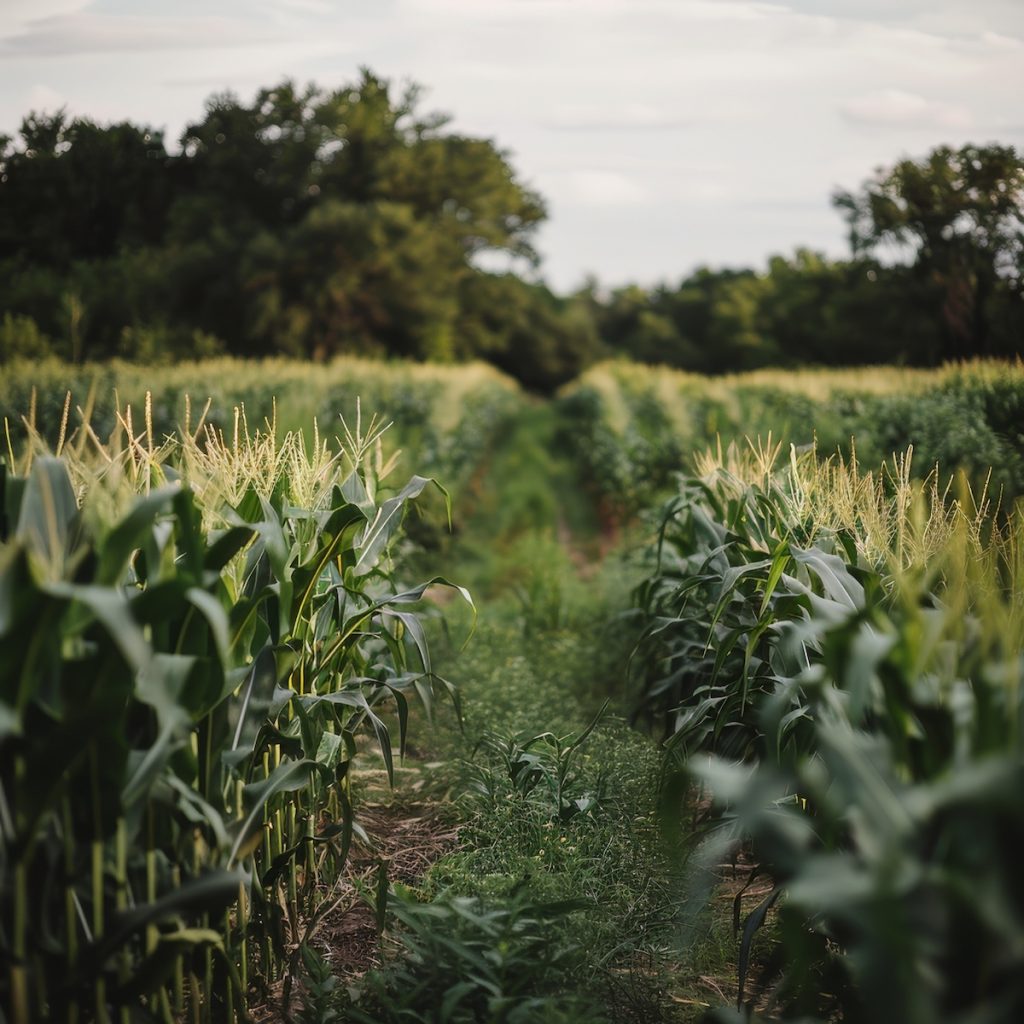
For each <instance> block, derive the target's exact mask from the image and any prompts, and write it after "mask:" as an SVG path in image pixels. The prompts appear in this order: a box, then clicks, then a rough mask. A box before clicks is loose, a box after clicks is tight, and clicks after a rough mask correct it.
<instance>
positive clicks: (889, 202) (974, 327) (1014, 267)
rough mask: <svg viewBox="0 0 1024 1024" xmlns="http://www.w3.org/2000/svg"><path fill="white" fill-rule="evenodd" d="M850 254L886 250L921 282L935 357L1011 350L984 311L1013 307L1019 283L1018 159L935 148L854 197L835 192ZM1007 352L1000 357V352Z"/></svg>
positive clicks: (1023, 246)
mask: <svg viewBox="0 0 1024 1024" xmlns="http://www.w3.org/2000/svg"><path fill="white" fill-rule="evenodd" d="M833 202H834V204H835V205H836V206H837V207H838V208H839V209H840V210H843V211H845V215H846V218H847V221H848V223H849V226H850V243H851V246H852V247H853V250H854V252H855V253H862V252H867V251H870V250H873V249H875V248H877V247H879V246H880V245H883V244H890V245H892V244H895V245H896V246H897V247H902V248H903V249H904V250H910V252H911V253H912V254H913V256H914V259H915V269H916V270H917V272H918V274H919V275H920V276H922V277H930V278H931V279H932V280H933V282H934V288H935V292H936V294H937V296H938V297H939V303H937V305H938V306H939V308H941V315H942V320H943V323H944V327H945V331H944V340H945V344H944V347H943V353H942V354H943V356H944V357H945V358H946V359H963V358H970V357H972V356H979V355H995V354H1000V355H1002V354H1007V352H1008V351H1009V352H1014V351H1018V345H1017V339H1014V338H1012V337H1010V338H1004V337H1001V336H1000V333H999V331H998V330H993V328H994V327H995V328H998V327H999V326H1001V325H1000V324H999V322H998V320H997V321H996V322H995V323H993V318H992V316H991V313H992V310H991V308H990V306H991V305H994V304H995V303H1000V302H1001V303H1006V304H1010V305H1014V306H1018V307H1019V305H1020V294H1021V293H1020V288H1021V284H1022V274H1024V242H1022V238H1024V234H1022V231H1021V229H1022V227H1024V159H1022V157H1021V155H1019V154H1018V153H1017V152H1016V151H1015V150H1014V149H1013V148H1012V147H1009V146H996V145H989V146H974V145H967V146H962V147H961V148H960V149H958V150H954V149H952V148H950V147H949V146H940V147H938V148H937V149H934V150H932V151H931V153H929V154H928V156H927V157H925V158H924V159H922V160H909V159H905V160H901V161H899V162H898V163H897V164H896V165H895V166H894V167H892V168H890V169H888V170H881V169H880V170H879V171H878V172H877V174H876V175H875V176H874V178H872V179H871V180H869V181H867V182H866V183H865V184H864V186H863V188H862V191H861V193H860V194H859V195H852V194H850V193H848V192H838V193H836V195H835V196H834V198H833ZM1007 345H1009V349H1007Z"/></svg>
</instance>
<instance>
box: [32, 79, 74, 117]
mask: <svg viewBox="0 0 1024 1024" xmlns="http://www.w3.org/2000/svg"><path fill="white" fill-rule="evenodd" d="M63 106H67V99H66V98H65V97H64V95H63V94H62V93H59V92H58V91H57V90H56V89H51V88H50V87H49V86H48V85H33V86H32V88H31V89H29V91H28V96H27V97H26V108H25V109H26V110H27V111H33V112H35V113H37V114H41V113H47V114H52V113H55V112H56V111H58V110H60V108H61V107H63Z"/></svg>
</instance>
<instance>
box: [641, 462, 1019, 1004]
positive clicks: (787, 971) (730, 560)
mask: <svg viewBox="0 0 1024 1024" xmlns="http://www.w3.org/2000/svg"><path fill="white" fill-rule="evenodd" d="M769 461H771V460H769ZM733 468H737V467H736V466H735V465H734V467H733ZM749 468H750V467H749V465H748V469H749ZM818 472H819V470H818V469H809V470H806V471H805V472H804V473H803V474H801V472H800V467H799V464H798V463H796V462H795V463H792V464H791V466H790V467H789V469H788V470H787V471H784V472H783V473H781V474H768V475H766V476H762V477H761V478H760V479H759V480H757V481H756V482H752V481H751V480H750V479H749V477H750V474H749V473H748V474H747V477H748V479H742V478H741V477H739V476H737V475H736V474H735V473H731V472H726V471H724V470H723V468H722V467H720V466H719V467H716V468H715V472H714V473H713V474H712V475H710V476H708V477H705V478H703V479H696V480H691V481H688V482H687V483H686V484H685V485H684V487H683V491H682V494H681V496H680V497H679V498H678V499H676V501H675V502H674V503H673V504H672V505H671V506H670V507H669V509H668V510H667V513H666V517H665V521H664V526H663V536H662V543H661V549H660V561H659V563H658V570H657V571H656V572H655V573H654V574H653V575H652V577H651V578H650V579H648V580H647V581H646V582H645V584H644V585H643V586H642V588H641V590H640V596H641V597H642V599H643V600H644V602H645V604H644V607H645V609H646V611H647V614H648V616H649V618H648V625H647V627H646V631H645V633H644V636H643V638H642V640H641V643H640V645H639V647H638V650H637V654H636V663H637V664H636V667H637V672H638V678H640V679H641V680H642V681H644V682H645V683H646V684H647V688H646V689H645V690H644V691H643V696H644V700H645V703H646V706H647V708H648V710H649V711H651V712H654V713H660V714H662V715H663V716H665V720H666V722H667V731H668V733H669V734H670V738H669V741H668V742H669V748H670V750H671V751H672V753H673V755H674V757H673V759H672V760H671V761H670V763H675V764H677V765H679V766H681V767H682V770H683V771H684V772H685V777H686V778H689V779H690V780H692V781H697V782H699V783H700V784H701V785H702V786H704V787H706V788H708V789H710V791H711V792H712V794H713V796H714V800H715V803H714V806H713V808H712V815H711V821H712V823H713V825H714V830H713V831H712V832H711V833H710V836H709V838H708V839H707V841H706V844H705V846H704V848H703V853H702V856H703V858H705V859H706V862H707V863H718V862H719V861H720V860H721V859H722V858H723V857H724V856H725V854H726V852H727V851H728V850H729V849H730V848H732V847H733V846H734V844H735V843H736V842H746V843H748V844H750V846H751V850H752V854H753V856H754V858H755V861H756V862H757V863H758V864H759V868H760V870H761V871H762V872H767V873H768V874H770V875H771V876H772V877H773V879H774V880H775V883H776V885H775V887H774V889H773V890H772V891H771V893H770V894H769V895H768V896H767V897H766V898H765V899H764V900H763V901H762V903H761V904H760V905H759V906H758V907H757V908H756V909H755V910H753V911H752V912H751V913H750V914H749V915H748V917H747V919H746V922H745V924H744V927H743V929H742V930H743V937H742V941H741V944H740V956H739V966H740V978H739V987H740V1003H741V1006H742V1017H743V1019H749V1015H750V1013H751V1006H752V1005H753V1002H754V999H753V996H752V990H753V995H756V996H757V1000H758V1001H760V1002H764V1003H765V1004H766V1005H767V1006H768V1007H769V1008H770V1010H771V1012H773V1013H774V1014H776V1015H780V1016H782V1017H783V1018H785V1019H801V1020H832V1019H837V1018H840V1017H841V1019H843V1020H849V1021H865V1022H866V1021H893V1022H895V1021H915V1022H916V1021H921V1022H924V1021H930V1020H964V1021H966V1020H985V1021H1010V1020H1016V1019H1018V1018H1019V1016H1020V1013H1021V1011H1022V1008H1024V987H1022V986H1021V984H1020V978H1021V977H1022V972H1021V968H1022V966H1024V961H1022V950H1024V945H1022V937H1024V903H1022V902H1021V900H1020V898H1019V886H1018V884H1017V882H1016V878H1015V868H1014V864H1015V849H1016V845H1017V841H1018V840H1019V837H1020V835H1021V815H1020V802H1019V799H1018V798H1017V797H1016V796H1015V794H1019V791H1020V790H1019V787H1020V784H1021V782H1022V781H1024V774H1022V773H1024V760H1022V756H1021V740H1020V737H1021V725H1022V723H1024V702H1022V700H1021V676H1022V671H1024V658H1022V653H1021V652H1022V647H1024V601H1022V598H1021V593H1022V587H1021V576H1020V562H1019V550H1020V538H1021V529H1022V524H1021V520H1020V517H1019V516H1015V517H1010V519H1009V520H1008V521H1004V522H1002V523H999V522H997V521H995V520H990V521H987V522H983V523H981V521H980V520H979V518H978V512H977V509H976V508H974V507H973V504H971V505H970V506H969V507H968V508H966V509H963V508H960V509H958V508H957V507H955V506H954V505H951V504H950V503H949V499H948V495H947V494H942V493H941V492H935V491H934V490H931V491H930V492H929V491H928V490H927V489H925V491H923V492H922V491H920V490H918V491H916V492H914V493H913V494H907V495H904V498H905V499H906V500H903V499H901V498H900V495H899V492H898V486H897V488H896V491H895V497H896V504H895V505H891V506H885V507H884V508H883V507H880V506H879V501H881V500H882V499H881V497H880V494H881V492H874V491H873V492H872V495H869V496H868V497H864V496H863V495H862V496H861V499H863V500H861V499H858V500H857V501H853V503H852V504H851V503H850V501H851V499H850V495H851V493H854V492H853V491H851V489H850V485H851V484H852V483H854V482H855V481H854V480H852V479H851V478H850V475H849V472H848V471H844V472H845V476H844V472H840V473H838V475H835V476H833V477H832V478H831V480H832V485H833V486H834V488H835V490H834V495H833V497H834V505H836V506H840V507H833V508H831V509H829V507H828V502H827V500H826V492H827V486H828V485H827V484H826V483H823V481H822V478H821V477H820V476H819V477H814V474H815V473H818ZM808 474H810V475H811V477H814V480H816V486H818V487H819V490H818V491H817V493H815V494H813V495H812V491H813V488H809V487H808V486H804V485H809V484H810V483H811V482H814V481H813V480H810V479H809V477H808ZM907 486H909V484H907ZM854 490H855V489H854ZM937 494H938V496H936V495H937ZM812 498H813V500H812ZM910 499H913V500H910ZM929 499H930V500H931V501H932V502H936V504H933V505H932V506H931V507H929V506H928V501H929ZM858 502H859V504H858ZM921 502H923V503H924V505H923V510H922V505H921ZM856 509H860V511H861V512H865V513H867V511H869V510H870V515H867V520H868V521H871V522H874V523H876V525H877V524H879V523H881V524H885V523H889V524H890V525H893V526H894V527H895V528H894V529H892V530H889V531H882V532H881V533H880V534H879V536H880V537H888V541H884V542H883V541H882V540H878V539H877V538H876V540H875V541H874V542H872V543H870V544H864V543H860V541H862V540H863V538H858V536H857V528H858V522H863V520H858V516H857V515H855V514H851V510H854V511H855V510H856ZM901 520H902V521H901ZM979 523H981V525H982V526H983V527H984V528H983V529H979ZM936 531H939V533H940V534H941V543H936V539H935V538H936ZM908 541H912V542H913V543H911V544H908V543H907V542H908ZM697 755H699V756H697ZM709 755H710V756H709ZM669 781H670V782H674V781H675V780H674V779H671V778H670V780H669ZM666 791H667V793H669V794H671V793H672V792H673V787H672V786H668V787H667V790H666ZM666 805H667V806H668V803H667V802H666ZM772 908H774V910H775V912H776V913H777V915H778V934H779V936H780V941H779V944H778V948H777V951H776V953H775V954H774V955H773V956H772V957H771V958H770V959H769V960H768V962H767V963H764V964H762V965H761V970H760V972H759V975H760V976H759V979H758V980H757V983H756V984H755V983H753V982H752V980H751V973H752V972H751V969H750V963H749V955H750V944H751V939H752V936H753V933H754V931H756V929H757V928H758V927H760V925H761V924H762V923H763V922H764V920H765V917H766V915H767V914H768V913H769V911H770V910H772ZM748 996H751V999H750V1001H749V1002H748ZM720 1016H721V1018H722V1019H733V1018H732V1016H731V1015H730V1014H729V1013H727V1012H725V1011H723V1013H722V1014H721V1015H720Z"/></svg>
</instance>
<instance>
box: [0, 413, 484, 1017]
mask: <svg viewBox="0 0 1024 1024" xmlns="http://www.w3.org/2000/svg"><path fill="white" fill-rule="evenodd" d="M130 424H131V418H130V414H129V415H128V416H127V417H126V422H125V426H126V427H130ZM127 435H128V441H127V443H126V445H125V447H124V448H121V449H112V450H109V451H108V450H107V449H106V448H101V449H100V451H101V454H102V455H103V456H104V458H103V459H102V460H101V461H100V463H99V466H100V467H101V469H100V471H99V472H97V473H96V474H95V475H94V476H93V478H92V479H91V480H89V479H87V473H86V466H87V464H86V462H85V461H84V459H85V457H84V455H83V451H82V449H81V448H76V447H74V446H72V445H69V447H68V449H67V450H66V452H65V453H64V455H65V457H64V458H62V459H57V458H53V457H40V456H36V457H34V458H32V457H31V455H32V453H31V452H30V453H29V457H28V458H26V460H25V461H26V465H27V466H28V467H29V468H28V471H27V474H26V475H24V476H20V475H17V474H16V473H13V472H11V471H10V469H9V468H7V467H0V498H2V502H0V503H2V507H3V520H2V523H0V529H2V532H0V594H3V600H2V602H0V606H2V607H0V723H2V730H0V795H2V800H0V824H2V832H0V866H2V868H3V871H2V883H0V912H2V915H3V920H4V921H5V922H10V925H11V926H10V928H9V929H5V930H4V931H3V932H2V933H0V944H2V947H3V950H4V959H5V961H6V962H7V963H8V964H9V970H8V971H7V973H6V974H5V975H4V977H3V979H2V980H0V999H2V1000H3V1002H4V1004H5V1005H6V1006H7V1007H8V1008H9V1012H10V1019H11V1020H12V1021H15V1022H17V1024H20V1022H22V1021H28V1020H30V1019H37V1018H39V1017H41V1016H45V1015H50V1016H62V1017H63V1016H69V1017H73V1016H74V1015H75V1014H79V1013H82V1014H86V1015H92V1016H95V1017H96V1019H98V1020H106V1019H109V1017H110V1016H112V1015H119V1016H121V1017H122V1018H125V1017H126V1015H130V1014H131V1013H133V1012H135V1011H136V1010H137V1008H138V1007H139V1006H140V1005H142V1004H145V1005H148V1007H149V1010H150V1012H152V1013H155V1014H158V1015H162V1016H163V1017H165V1018H167V1017H170V1016H173V1015H175V1014H181V1013H182V1012H184V1009H185V1007H186V1006H189V1007H190V1010H191V1012H192V1014H193V1015H194V1016H195V1017H197V1018H202V1019H207V1020H208V1019H212V1018H214V1017H216V1018H219V1019H230V1018H232V1017H233V1016H235V1015H237V1014H244V1012H245V1004H246V1001H247V999H248V989H249V985H250V982H251V981H252V980H254V976H253V975H251V974H250V964H258V965H259V975H260V978H261V981H262V982H263V983H269V982H272V981H273V980H274V978H275V976H276V975H277V974H278V973H279V972H281V971H285V970H287V969H288V965H287V960H286V958H285V957H284V953H285V950H286V948H287V946H288V944H289V943H295V942H297V941H298V939H299V937H300V936H304V937H306V938H308V932H309V928H308V927H304V926H303V922H304V921H307V922H311V921H314V920H315V919H316V912H317V905H318V902H319V901H320V900H321V898H322V897H323V894H324V892H325V891H329V890H330V888H331V887H332V886H333V885H335V884H336V882H337V881H338V879H340V878H341V877H342V872H343V869H344V865H345V861H346V858H347V854H348V850H349V846H350V843H351V839H352V835H353V831H354V830H355V829H357V827H358V826H357V824H356V822H355V820H354V814H353V807H352V800H351V795H350V783H349V772H350V767H351V764H352V761H353V759H354V758H355V756H356V753H357V744H356V736H357V735H358V734H359V733H360V732H363V731H366V732H369V733H370V734H371V735H372V736H373V738H374V740H375V741H376V745H377V747H378V749H379V751H380V754H381V756H382V758H383V761H384V764H385V766H386V768H387V771H388V774H389V776H390V774H391V772H392V764H393V751H392V738H391V728H390V727H389V725H388V724H387V721H386V719H387V718H390V717H391V715H394V717H395V719H396V721H397V727H398V737H397V745H398V748H399V751H402V750H404V747H405V741H406V732H407V726H408V718H409V704H410V700H416V701H418V702H420V703H422V704H423V705H424V706H425V707H426V708H427V710H428V712H429V709H430V708H431V706H432V704H433V701H434V697H435V687H439V688H440V689H441V690H442V691H445V692H449V693H452V692H453V691H452V690H451V688H450V687H449V686H448V685H447V684H446V683H445V682H444V681H443V680H439V678H438V677H437V676H436V675H435V674H434V672H433V670H432V667H431V663H430V655H429V651H428V648H427V645H426V640H425V635H424V632H423V628H422V625H421V622H420V619H419V617H418V614H417V612H416V608H417V602H419V601H420V599H421V598H422V597H423V595H424V593H425V592H426V590H427V588H428V587H429V586H432V585H433V586H452V585H451V584H449V583H448V582H447V581H446V580H444V579H442V578H436V579H433V580H430V581H429V582H427V583H423V584H420V585H418V586H416V587H411V588H404V589H403V588H401V587H397V586H396V585H395V582H394V580H393V578H392V573H391V567H390V563H389V558H388V553H389V550H390V548H391V546H392V543H393V541H394V539H395V537H396V536H397V535H398V533H399V530H400V526H401V522H402V518H403V515H404V513H405V510H406V508H407V506H408V503H409V502H411V501H412V500H414V499H415V498H416V497H417V496H418V495H420V494H421V493H422V492H423V490H424V489H425V488H426V487H427V486H428V485H430V483H431V482H430V481H429V480H427V479H425V478H422V477H414V478H413V479H412V480H411V481H410V482H409V483H408V484H407V485H406V486H405V487H403V488H401V489H399V490H398V491H397V492H396V493H394V494H393V495H391V496H389V497H385V496H384V495H382V494H380V492H379V490H378V487H379V480H378V479H377V477H376V475H375V471H374V463H373V462H372V460H371V461H367V459H366V458H365V456H366V455H367V452H368V450H369V448H370V447H372V443H373V441H374V436H373V435H374V431H373V430H372V429H371V430H369V431H368V433H367V434H366V435H363V434H362V432H361V430H360V429H359V428H357V430H356V432H355V434H354V435H353V436H352V437H351V438H350V441H351V445H350V450H349V453H348V458H349V461H350V465H351V468H350V470H349V472H348V473H347V475H343V474H342V472H341V466H342V464H341V462H340V460H338V459H335V458H333V457H329V456H326V455H325V453H324V450H323V449H321V448H320V446H319V444H318V445H317V446H316V450H315V452H314V455H313V456H312V459H313V462H312V463H310V462H309V461H308V458H307V457H306V456H305V455H304V451H305V449H304V446H303V445H302V444H301V443H300V440H295V439H293V438H286V439H285V441H284V444H283V446H282V448H281V450H280V452H283V453H284V455H285V456H286V457H284V458H278V457H276V456H277V455H278V454H280V453H279V452H278V451H277V449H275V448H274V446H273V445H272V444H270V443H269V442H268V439H267V437H266V436H265V435H260V434H259V433H257V434H255V435H252V436H250V435H249V433H248V431H242V432H239V431H237V430H236V433H235V436H234V439H233V442H232V443H231V444H225V443H223V442H222V439H219V438H218V437H216V436H213V435H210V436H208V438H207V444H206V445H205V446H204V447H200V446H199V445H198V443H197V442H196V441H195V440H194V439H193V438H188V439H186V440H185V441H183V442H181V443H179V444H175V443H174V442H167V443H165V444H163V445H161V446H159V447H157V446H155V445H154V444H153V440H152V438H153V434H152V430H151V428H150V425H149V422H148V416H147V429H146V431H145V432H144V434H143V435H142V436H141V437H136V436H135V435H134V432H133V431H132V430H130V429H129V430H128V431H127ZM62 443H63V440H62ZM203 459H206V460H207V462H209V463H210V464H211V465H213V466H217V467H219V468H222V469H226V470H230V471H231V472H224V473H220V474H219V476H220V480H219V486H218V487H217V488H211V487H209V486H203V485H204V484H207V483H208V481H207V480H206V479H205V478H204V476H203V471H202V464H203V463H202V460H203ZM303 460H306V461H303ZM176 462H177V464H176V465H175V463H176ZM314 466H315V471H313V467H314ZM69 468H70V469H71V470H72V471H73V472H74V475H75V477H74V478H75V479H76V480H79V481H84V482H85V483H84V486H81V487H80V488H76V487H75V486H74V485H73V482H72V479H73V478H72V473H71V472H69ZM181 475H184V476H185V477H186V478H187V477H190V476H194V477H195V478H196V482H197V484H199V485H200V486H201V487H202V490H198V491H197V490H195V489H193V488H192V487H189V486H187V485H182V483H181V482H180V477H181ZM314 477H315V478H316V480H317V486H316V487H315V488H313V489H311V490H310V489H306V490H305V495H306V497H307V502H306V503H304V504H302V505H297V504H294V503H293V502H292V500H289V499H290V498H293V496H295V495H296V494H297V493H300V492H302V491H303V487H302V479H303V478H307V479H313V478H314ZM133 490H134V491H136V492H141V493H140V494H139V496H137V497H135V498H132V499H127V498H126V497H125V495H126V494H130V493H131V492H132V491H133ZM114 492H116V493H117V494H118V495H119V497H117V498H116V500H114V501H111V500H110V499H111V497H112V496H113V494H114ZM80 493H81V494H84V502H85V504H84V506H83V507H80V506H79V494H80ZM226 495H230V496H231V500H230V501H229V500H227V498H226ZM207 502H209V504H207ZM121 506H126V507H124V508H123V511H122V512H121V514H120V516H119V518H117V519H116V520H114V521H110V520H108V519H107V518H106V517H105V516H104V515H103V514H102V513H101V514H97V509H104V510H109V509H110V508H111V507H121ZM455 589H456V590H457V592H458V593H460V594H461V595H462V596H463V597H464V598H465V599H466V600H467V601H469V600H470V599H469V595H468V593H466V592H465V591H464V590H462V588H455Z"/></svg>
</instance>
